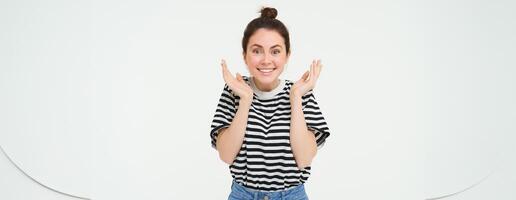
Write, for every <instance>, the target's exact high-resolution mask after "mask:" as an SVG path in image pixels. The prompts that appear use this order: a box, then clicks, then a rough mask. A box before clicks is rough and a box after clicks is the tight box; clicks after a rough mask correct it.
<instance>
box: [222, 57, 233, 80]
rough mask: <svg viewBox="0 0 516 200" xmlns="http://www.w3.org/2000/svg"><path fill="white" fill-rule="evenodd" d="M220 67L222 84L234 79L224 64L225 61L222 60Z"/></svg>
mask: <svg viewBox="0 0 516 200" xmlns="http://www.w3.org/2000/svg"><path fill="white" fill-rule="evenodd" d="M220 65H221V66H222V77H223V78H224V82H226V83H229V82H231V80H232V79H234V77H233V75H231V72H230V71H229V69H228V66H227V64H226V61H225V60H224V59H222V61H221V63H220Z"/></svg>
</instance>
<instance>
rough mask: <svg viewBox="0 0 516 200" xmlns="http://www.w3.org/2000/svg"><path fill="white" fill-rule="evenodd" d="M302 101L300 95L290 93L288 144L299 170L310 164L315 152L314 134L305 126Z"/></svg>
mask: <svg viewBox="0 0 516 200" xmlns="http://www.w3.org/2000/svg"><path fill="white" fill-rule="evenodd" d="M302 101H303V100H302V98H301V96H299V95H295V94H291V95H290V106H291V116H290V146H291V148H292V153H293V154H294V158H295V160H296V163H297V168H299V169H300V170H302V169H304V168H305V167H307V166H310V164H311V163H312V160H313V158H314V157H315V154H316V153H317V142H316V140H315V134H314V133H313V132H312V131H310V130H308V127H307V126H306V121H305V116H304V114H303V106H302Z"/></svg>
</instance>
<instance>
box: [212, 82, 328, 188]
mask: <svg viewBox="0 0 516 200" xmlns="http://www.w3.org/2000/svg"><path fill="white" fill-rule="evenodd" d="M244 80H245V81H246V82H247V83H248V84H250V78H249V77H246V76H244ZM293 84H294V83H293V82H291V81H289V80H285V87H284V88H283V90H282V91H280V92H279V93H278V94H276V95H275V96H273V97H272V98H267V99H263V98H259V97H258V96H257V95H256V94H255V95H254V98H253V102H252V104H251V107H250V109H249V116H248V122H247V128H246V133H245V137H244V141H243V143H242V147H241V149H240V151H239V153H238V155H237V156H236V158H235V160H234V162H233V163H232V164H231V165H230V166H229V169H230V172H231V176H232V177H233V178H234V179H235V180H236V181H237V182H239V183H241V184H242V185H244V186H247V187H249V188H252V189H256V190H263V191H279V190H285V189H288V188H291V187H294V186H297V185H299V184H301V183H304V182H306V181H307V180H308V178H309V176H310V169H311V167H310V166H308V167H306V168H305V169H303V170H299V169H298V168H297V165H296V161H295V159H294V156H293V154H292V150H291V148H290V137H289V135H290V96H289V95H290V88H291V86H292V85H293ZM302 99H303V102H302V105H303V113H304V116H305V120H306V123H307V126H308V129H310V130H312V131H313V132H314V133H315V137H316V139H317V148H318V149H320V148H321V147H322V146H323V145H324V143H325V140H326V138H327V137H328V136H329V135H330V132H329V129H328V126H327V124H326V121H325V119H324V117H323V115H322V113H321V111H320V109H319V105H318V104H317V101H316V100H315V97H314V95H313V91H309V92H308V93H307V94H305V95H304V96H303V97H302ZM239 101H240V98H239V97H238V96H236V95H234V94H233V92H232V91H231V89H230V88H229V87H228V85H225V86H224V89H223V91H222V95H221V97H220V99H219V103H218V105H217V109H216V111H215V115H214V117H213V121H212V124H211V132H210V137H211V144H212V147H213V148H216V141H217V135H218V131H219V130H220V129H222V128H225V127H228V126H229V125H230V124H231V121H232V119H233V117H234V116H235V113H236V111H237V110H238V106H239Z"/></svg>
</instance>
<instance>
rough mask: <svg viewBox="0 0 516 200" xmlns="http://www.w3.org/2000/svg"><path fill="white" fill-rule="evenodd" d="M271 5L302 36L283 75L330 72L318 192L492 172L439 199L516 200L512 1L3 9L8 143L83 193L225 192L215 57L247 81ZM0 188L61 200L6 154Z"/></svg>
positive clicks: (57, 4)
mask: <svg viewBox="0 0 516 200" xmlns="http://www.w3.org/2000/svg"><path fill="white" fill-rule="evenodd" d="M262 5H271V6H274V7H276V8H278V10H279V15H278V18H279V19H280V20H282V21H283V22H285V23H286V25H287V26H288V28H289V30H290V34H291V40H292V56H291V58H290V60H289V63H288V66H287V67H286V70H285V71H284V74H283V75H282V78H286V79H291V80H297V79H298V78H299V76H301V74H302V73H303V72H304V71H305V70H307V69H308V68H309V64H310V62H311V60H312V59H316V58H321V59H322V62H323V64H324V66H325V67H324V69H323V71H322V74H321V78H320V80H319V82H318V84H317V86H316V89H315V95H316V96H317V99H318V101H319V104H320V107H321V110H322V112H323V113H324V115H325V117H326V119H327V122H328V125H329V126H330V130H331V131H332V136H330V138H328V141H327V143H326V144H325V146H324V148H323V149H321V150H320V151H319V153H318V155H317V157H316V158H315V160H314V162H313V171H312V176H311V178H310V180H309V181H308V183H307V184H306V188H307V192H308V194H309V196H310V198H313V199H331V198H334V197H339V199H396V200H399V199H407V200H409V199H410V200H412V199H429V198H435V197H441V196H445V195H449V194H454V193H456V192H460V191H462V190H464V189H466V188H468V187H470V186H472V185H474V184H475V183H478V182H479V181H480V180H482V179H483V178H484V177H486V176H487V175H488V174H490V173H491V175H490V176H489V177H488V178H486V179H485V180H484V181H482V182H481V183H479V184H478V185H475V186H474V187H472V188H470V189H468V190H466V191H464V192H461V193H458V194H456V195H453V196H450V197H448V198H444V199H468V200H475V199H479V200H480V199H493V198H495V199H499V200H505V199H507V200H509V199H511V200H512V199H515V197H516V192H514V190H513V189H512V188H514V186H515V185H516V172H514V170H513V169H515V167H516V166H515V165H516V159H515V158H516V155H515V154H516V149H515V148H516V135H515V133H516V123H514V122H515V121H516V104H515V103H514V102H516V79H514V77H516V68H515V66H516V61H515V59H516V57H515V56H514V55H516V49H515V48H516V38H515V35H516V22H515V21H514V20H513V19H516V16H515V14H514V12H513V11H514V10H516V5H515V3H513V2H511V1H489V2H487V1H458V0H454V1H389V2H385V1H348V2H331V1H317V3H314V2H296V3H289V2H266V1H264V2H260V1H256V2H240V1H224V2H193V1H188V2H187V1H145V2H140V1H116V0H110V1H88V2H69V1H55V0H51V1H44V2H40V1H30V0H22V1H3V2H1V3H0V26H1V27H2V28H1V31H0V44H1V45H0V145H1V146H2V147H4V148H5V149H6V150H7V151H8V152H9V155H10V156H11V157H12V158H13V160H15V161H16V162H17V163H18V164H19V165H20V167H21V168H22V169H23V170H25V171H26V172H27V173H28V174H30V175H32V176H34V177H35V178H37V180H38V181H41V182H42V183H45V184H48V185H50V186H53V187H55V188H59V190H62V191H64V192H67V193H70V194H75V195H78V196H87V197H91V198H92V199H181V198H195V199H225V198H227V195H228V194H229V190H230V185H231V176H230V174H229V171H228V170H227V166H226V165H225V164H224V163H223V162H221V161H220V160H219V159H218V156H217V153H216V152H215V151H214V150H213V149H211V146H210V144H209V142H210V141H209V137H208V133H209V123H210V121H211V120H212V117H213V112H214V111H215V106H216V103H217V98H218V96H219V95H220V92H221V90H222V86H223V79H222V77H221V74H220V66H219V61H220V59H222V58H224V59H226V60H227V62H228V66H229V69H230V70H231V71H232V72H233V73H236V72H240V73H241V74H243V75H246V74H248V72H247V69H246V67H245V64H244V62H243V60H242V55H241V47H240V42H241V37H242V33H243V30H244V28H245V25H246V24H247V23H248V22H249V21H250V20H251V19H253V18H254V17H256V16H258V14H257V13H256V11H258V9H259V8H260V6H262ZM185 97H188V98H185ZM0 177H2V179H0V199H8V200H10V199H67V198H66V197H64V196H59V194H56V193H52V192H51V191H48V190H45V189H44V188H43V187H40V186H38V185H37V184H35V183H33V182H31V180H29V179H27V178H26V177H24V176H23V174H21V173H19V172H18V171H17V170H16V168H15V167H14V166H12V165H11V164H10V163H9V162H8V160H7V158H3V157H0ZM4 177H5V178H4ZM199 190H201V191H202V192H199ZM194 194H195V195H197V196H192V195H194Z"/></svg>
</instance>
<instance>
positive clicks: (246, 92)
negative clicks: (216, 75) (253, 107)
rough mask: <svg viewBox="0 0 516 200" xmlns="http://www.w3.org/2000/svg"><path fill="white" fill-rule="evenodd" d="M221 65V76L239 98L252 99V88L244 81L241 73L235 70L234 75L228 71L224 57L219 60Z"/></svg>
mask: <svg viewBox="0 0 516 200" xmlns="http://www.w3.org/2000/svg"><path fill="white" fill-rule="evenodd" d="M221 66H222V76H223V78H224V81H225V82H226V84H227V85H228V86H229V88H230V89H231V90H233V92H234V93H235V94H236V95H237V96H239V97H240V98H241V99H244V100H249V101H252V100H253V89H251V87H250V86H249V85H248V84H247V83H246V82H245V81H244V79H243V78H242V75H240V74H239V73H238V72H237V74H236V77H234V76H233V75H232V74H231V72H229V70H228V66H227V65H226V61H225V60H224V59H222V61H221Z"/></svg>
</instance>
